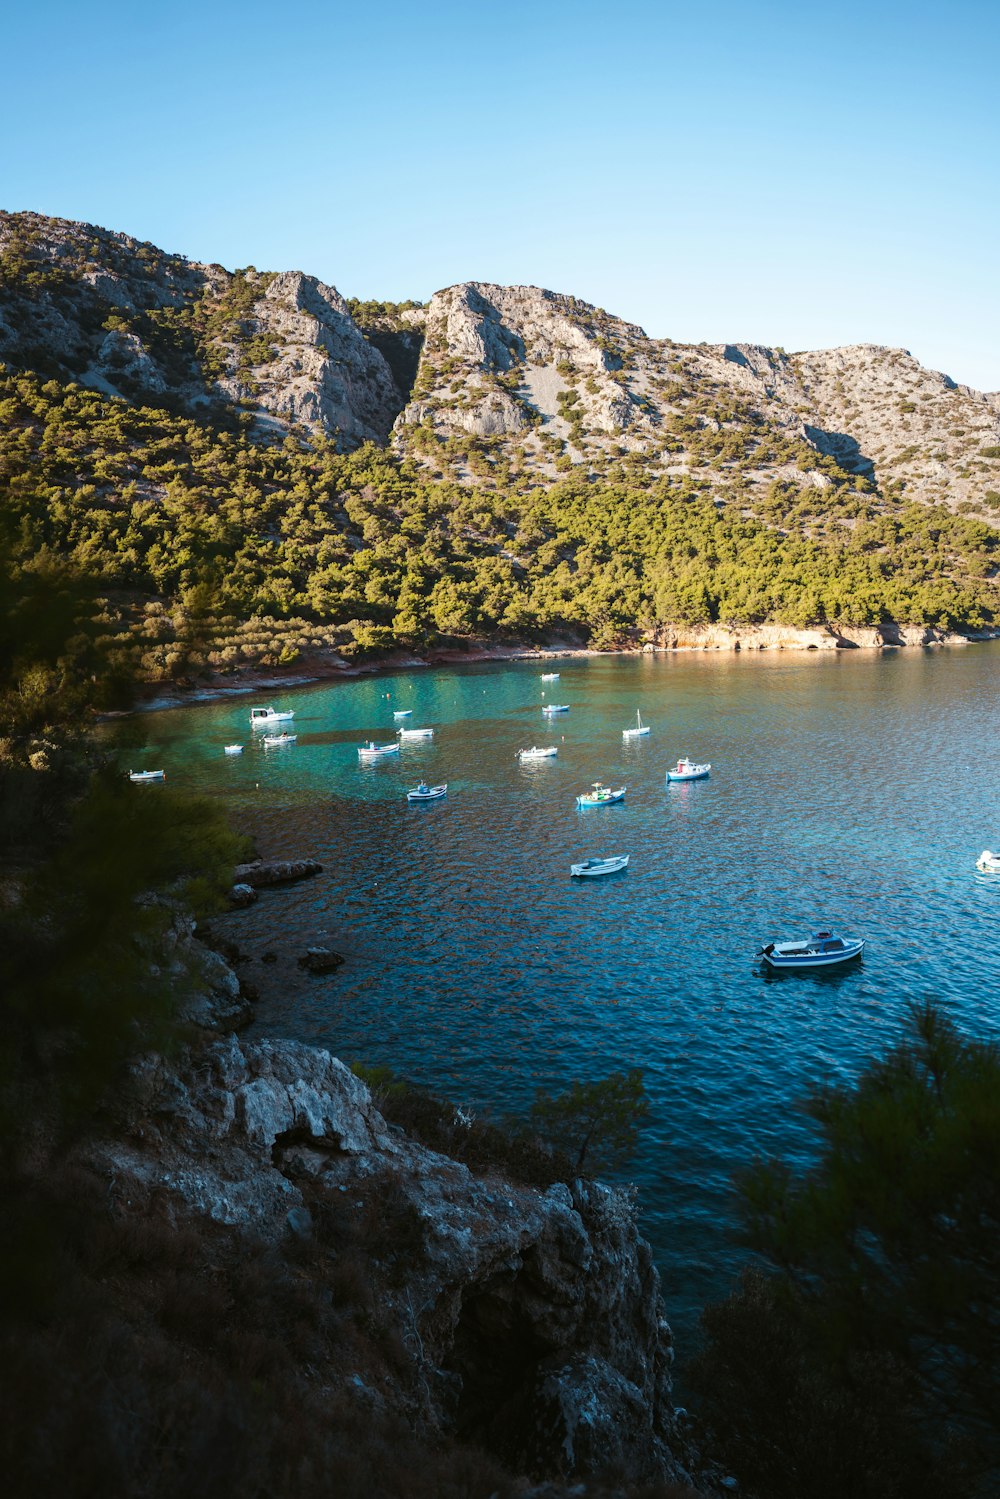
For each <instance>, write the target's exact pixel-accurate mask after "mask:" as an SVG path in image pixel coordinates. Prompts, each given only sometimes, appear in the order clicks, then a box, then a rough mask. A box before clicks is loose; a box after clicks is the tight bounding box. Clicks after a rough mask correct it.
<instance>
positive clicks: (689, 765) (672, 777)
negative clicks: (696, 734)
mask: <svg viewBox="0 0 1000 1499" xmlns="http://www.w3.org/2000/svg"><path fill="white" fill-rule="evenodd" d="M711 769H712V767H711V765H698V764H696V763H695V761H694V760H689V759H688V757H687V756H686V755H684V756H683V757H682V758H681V759H680V760H678V762H677V764H676V765H675V767H674V769H673V770H668V771H667V780H668V781H704V780H707V778H708V775H709V772H710V771H711Z"/></svg>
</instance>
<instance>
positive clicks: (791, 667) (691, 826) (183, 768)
mask: <svg viewBox="0 0 1000 1499" xmlns="http://www.w3.org/2000/svg"><path fill="white" fill-rule="evenodd" d="M543 671H558V672H559V677H558V680H556V681H553V682H543V681H542V680H541V675H542V673H543ZM998 688H1000V642H997V643H984V644H979V645H970V646H967V647H964V648H960V647H945V648H937V649H912V648H909V649H905V650H898V651H883V652H868V651H860V650H858V651H830V652H817V653H811V652H802V653H798V652H796V653H786V652H782V653H770V652H768V653H754V654H752V655H751V654H749V653H744V654H729V653H726V654H716V653H685V654H682V653H676V654H652V655H649V654H644V655H634V656H632V655H628V656H617V655H608V656H581V657H563V658H560V659H558V660H554V661H553V662H551V663H547V662H540V661H538V660H534V659H532V660H525V661H518V662H513V663H512V662H509V661H507V662H502V663H501V662H486V663H477V664H474V665H473V664H470V665H468V666H464V667H462V666H459V667H454V666H448V667H441V668H433V669H430V668H428V669H418V670H412V671H400V672H398V673H396V674H394V675H377V676H368V677H357V678H352V679H350V680H346V681H338V682H334V683H329V682H324V683H322V684H319V685H312V686H303V687H300V688H298V689H295V690H290V689H287V688H284V689H272V690H271V691H269V692H254V693H252V694H247V695H237V696H230V697H228V698H226V699H225V700H223V701H215V702H210V703H204V704H200V705H192V706H190V707H183V708H176V709H170V710H167V711H162V712H158V713H155V714H150V715H147V716H146V717H145V718H144V720H143V722H142V729H143V731H144V732H145V734H146V736H147V743H146V746H145V749H144V750H143V751H142V752H141V754H140V753H139V752H137V751H136V750H135V749H131V750H129V751H127V752H123V754H125V755H126V758H127V763H128V764H129V765H134V766H135V767H136V768H139V761H141V763H142V764H143V765H144V766H146V767H147V768H160V767H161V766H162V767H164V768H165V769H166V771H167V776H168V781H169V783H170V784H172V785H173V786H183V787H187V788H189V789H192V790H194V791H197V792H200V793H205V794H207V795H209V796H212V797H217V798H219V799H220V801H222V802H223V803H224V805H225V806H226V807H227V808H228V809H230V811H231V813H232V815H233V818H234V821H235V822H236V823H237V825H238V826H240V827H241V828H243V829H247V830H250V831H252V832H253V834H254V835H255V837H256V839H257V842H258V845H259V848H260V850H261V852H262V853H263V854H265V855H266V856H267V857H275V858H277V857H299V856H310V857H315V858H318V859H320V860H321V861H322V864H323V872H322V874H321V875H319V876H318V877H317V878H315V879H312V880H308V881H305V882H303V883H301V884H298V885H294V886H290V887H285V888H280V889H272V890H267V891H264V892H262V893H261V896H260V899H259V901H258V902H257V904H256V905H254V906H252V907H251V908H249V909H248V910H246V911H243V912H240V913H236V914H233V915H232V916H228V917H226V918H224V926H225V930H226V935H228V936H229V937H230V938H231V940H233V941H236V942H238V943H239V944H240V946H241V947H243V948H244V949H245V950H247V951H249V952H251V953H253V954H258V955H260V954H263V953H264V952H269V951H270V952H275V953H277V954H278V955H279V956H283V957H284V958H286V959H290V958H291V957H292V956H294V954H296V953H300V952H302V951H304V950H305V948H306V947H308V946H312V945H323V946H330V947H333V948H335V949H336V950H337V951H339V952H340V953H342V954H343V955H344V957H345V963H344V965H343V967H342V968H340V969H339V970H338V971H337V972H335V973H333V974H330V975H326V976H314V975H310V974H307V973H305V972H304V971H302V970H300V969H298V968H297V967H296V966H295V964H294V962H291V961H287V962H284V963H283V965H282V967H281V975H282V978H281V981H280V983H278V984H277V985H275V984H274V983H273V982H272V983H271V984H269V985H267V986H266V988H265V998H264V999H263V1000H262V1002H261V1004H260V1006H259V1007H258V1017H257V1020H256V1022H255V1031H256V1033H257V1034H268V1035H282V1036H290V1037H294V1038H296V1039H299V1040H303V1041H308V1042H312V1043H316V1044H319V1045H322V1046H324V1047H327V1048H329V1049H330V1050H331V1051H332V1052H334V1053H335V1054H336V1055H337V1056H339V1057H342V1058H344V1059H345V1060H347V1061H352V1060H359V1061H363V1062H365V1063H369V1064H381V1065H387V1066H389V1067H391V1068H392V1069H394V1070H395V1071H396V1072H398V1073H400V1074H402V1075H404V1076H405V1077H407V1078H409V1079H411V1080H413V1081H414V1082H417V1083H420V1084H422V1085H425V1086H427V1087H428V1088H430V1089H432V1090H434V1091H435V1092H437V1093H439V1094H441V1095H442V1096H444V1097H447V1098H449V1099H451V1100H453V1101H454V1102H455V1103H456V1104H459V1105H461V1106H462V1107H463V1108H465V1109H471V1110H474V1111H478V1112H480V1113H485V1114H489V1115H491V1116H494V1117H495V1116H508V1117H511V1118H521V1117H523V1116H524V1115H525V1114H526V1112H527V1111H528V1109H529V1108H530V1106H531V1103H532V1100H533V1098H534V1096H535V1093H536V1090H537V1089H540V1088H541V1089H544V1090H546V1091H547V1092H549V1093H558V1092H560V1091H562V1090H563V1089H565V1088H567V1087H569V1086H570V1085H571V1084H572V1083H574V1082H575V1081H586V1082H590V1081H595V1080H599V1079H601V1078H604V1077H606V1076H608V1075H609V1074H610V1073H612V1072H616V1071H623V1070H628V1069H631V1068H635V1067H639V1068H641V1069H642V1070H643V1077H644V1084H645V1088H646V1092H647V1095H648V1099H649V1114H648V1117H647V1120H646V1122H645V1125H644V1127H643V1129H642V1131H641V1135H640V1139H639V1144H638V1148H637V1151H636V1153H635V1155H634V1157H633V1159H632V1160H631V1161H630V1162H629V1163H628V1164H627V1165H626V1166H625V1167H623V1168H621V1169H620V1170H619V1172H618V1173H617V1176H618V1179H620V1180H625V1181H631V1182H634V1183H635V1185H636V1186H637V1188H638V1192H639V1202H640V1213H641V1224H642V1228H643V1231H644V1232H645V1234H646V1235H647V1237H648V1238H649V1239H650V1240H651V1242H652V1245H653V1248H654V1251H655V1256H656V1260H657V1263H658V1265H659V1268H660V1271H661V1275H662V1278H663V1292H664V1298H665V1302H666V1307H667V1314H668V1317H669V1320H670V1321H671V1323H672V1325H673V1327H674V1330H675V1335H676V1337H677V1341H678V1346H679V1351H680V1354H681V1357H683V1354H684V1351H685V1349H687V1350H690V1349H691V1348H692V1347H693V1346H694V1344H695V1342H696V1340H697V1323H698V1316H699V1312H700V1310H701V1308H702V1307H703V1306H704V1305H705V1304H706V1302H709V1301H712V1300H715V1299H718V1298H719V1297H721V1296H724V1295H725V1294H726V1292H727V1290H728V1289H729V1288H730V1286H731V1285H732V1283H733V1281H734V1278H735V1276H736V1275H737V1273H738V1271H739V1269H740V1266H741V1265H742V1264H744V1263H745V1262H746V1261H747V1259H748V1258H749V1252H748V1250H747V1248H746V1247H745V1245H744V1243H743V1242H742V1239H741V1231H740V1214H739V1200H738V1194H737V1191H736V1188H735V1186H734V1176H735V1175H736V1174H737V1173H738V1172H739V1171H740V1169H741V1168H743V1167H744V1166H746V1165H748V1164H749V1163H751V1162H753V1161H754V1160H757V1159H762V1158H768V1157H781V1158H784V1159H785V1160H787V1161H789V1162H790V1163H791V1164H792V1166H793V1167H798V1168H801V1167H803V1166H805V1165H807V1164H808V1163H809V1162H810V1161H811V1160H813V1159H815V1156H816V1152H817V1150H818V1148H819V1144H820V1142H819V1140H818V1138H817V1133H816V1127H815V1125H814V1124H813V1123H812V1121H811V1119H810V1118H809V1116H808V1115H807V1114H806V1112H805V1111H804V1108H803V1104H804V1101H805V1100H806V1099H807V1098H808V1097H809V1095H810V1092H811V1090H813V1089H815V1088H817V1087H819V1086H823V1085H827V1084H845V1083H850V1082H851V1081H852V1079H854V1078H855V1077H857V1075H858V1073H859V1071H860V1069H862V1068H863V1067H864V1066H865V1065H866V1063H867V1062H868V1061H869V1060H870V1059H872V1058H873V1057H877V1056H879V1055H881V1054H882V1053H884V1052H885V1051H886V1050H887V1049H888V1048H889V1047H891V1046H892V1045H894V1044H895V1043H896V1042H898V1041H899V1040H900V1039H901V1037H902V1036H903V1035H904V1034H905V1030H906V1023H907V1014H908V1007H909V1006H910V1005H911V1004H912V1003H913V1002H914V1001H921V1000H923V999H925V998H928V997H930V998H933V999H935V1000H937V1001H939V1002H940V1004H941V1005H942V1006H943V1007H944V1009H945V1010H946V1011H947V1012H948V1014H949V1015H951V1016H952V1017H953V1018H954V1020H955V1021H956V1022H957V1024H958V1025H959V1026H960V1027H962V1028H964V1029H966V1030H967V1031H968V1032H969V1033H971V1034H975V1035H980V1036H981V1035H986V1034H992V1035H996V1034H997V1032H998V1026H1000V998H998V996H1000V942H998V941H997V937H996V928H997V921H998V915H1000V876H998V875H983V874H980V873H979V872H977V869H976V859H977V857H978V855H979V854H980V852H981V851H982V850H983V849H984V848H989V847H992V848H994V849H997V850H998V851H1000V805H998V779H997V746H998V744H1000V692H998ZM547 703H548V704H552V703H559V704H564V705H567V706H568V708H569V711H568V712H567V713H563V714H559V715H556V716H553V717H551V718H550V717H547V716H546V715H545V714H544V713H543V712H542V708H543V705H545V704H547ZM267 704H272V705H273V706H274V707H276V708H281V709H292V710H294V713H295V719H294V726H293V727H294V730H295V733H296V735H297V739H296V742H295V743H294V744H293V745H288V746H286V747H283V748H267V747H265V746H264V745H263V743H262V739H263V736H262V735H261V734H260V733H256V732H251V729H250V724H249V714H250V709H251V707H252V706H263V705H267ZM396 710H399V711H401V710H409V712H410V715H411V716H409V717H407V718H405V719H394V717H393V713H394V711H396ZM637 711H638V712H640V713H641V715H642V719H643V721H644V722H645V723H647V724H648V725H649V727H650V733H649V735H648V736H647V737H643V738H637V739H624V738H623V735H622V730H623V729H624V728H626V727H628V726H630V725H631V724H633V723H634V722H635V717H636V712H637ZM400 725H406V726H409V727H414V728H416V727H428V728H433V730H434V737H433V739H430V740H414V741H410V742H404V743H403V745H402V748H401V752H400V754H399V755H398V756H393V757H391V758H390V759H388V760H386V761H383V762H381V763H377V764H363V763H360V762H359V759H358V754H357V747H358V745H359V744H362V743H364V742H366V741H368V740H371V739H374V740H375V741H377V742H379V743H386V742H390V741H392V740H393V738H394V737H395V730H396V728H397V727H399V726H400ZM234 742H241V743H242V744H243V745H244V746H245V748H244V752H243V753H242V754H241V755H239V756H227V755H225V754H224V753H223V746H224V745H226V744H229V743H234ZM550 744H552V745H556V746H557V747H558V751H559V753H558V756H557V757H555V758H553V759H547V760H542V761H538V762H535V763H524V762H522V761H520V760H519V759H518V757H517V751H518V750H519V749H521V748H526V747H530V746H533V745H539V746H542V745H550ZM681 755H688V756H690V757H691V758H692V759H694V760H697V761H707V762H710V763H711V767H712V768H711V775H710V777H709V778H708V779H707V780H702V781H697V782H691V783H687V784H668V783H667V782H666V779H665V771H666V769H667V768H668V766H670V765H671V764H673V763H675V762H676V761H677V759H678V757H679V756H681ZM597 780H602V781H603V782H605V783H606V784H608V785H611V786H614V787H618V786H621V785H624V786H626V787H627V793H626V796H625V799H624V801H623V802H622V803H620V804H618V805H614V806H609V807H602V808H597V809H593V810H580V809H578V807H577V805H576V797H577V796H578V795H579V794H580V793H581V792H584V791H586V790H587V789H588V787H589V786H590V785H591V783H592V782H594V781H597ZM421 781H425V782H429V783H433V784H437V783H441V782H446V783H447V786H448V792H447V796H446V797H445V798H444V799H442V800H440V801H438V802H434V803H430V804H428V805H423V806H413V805H410V804H408V803H407V801H406V797H405V793H406V791H407V790H408V789H409V788H411V787H413V786H415V785H417V784H418V783H419V782H421ZM135 794H137V795H147V796H148V795H153V796H155V795H157V794H158V788H157V786H155V785H152V786H143V787H136V788H135ZM625 853H627V854H628V855H629V856H630V864H629V867H628V870H627V871H626V872H624V873H622V874H619V875H616V876H614V877H611V878H608V879H603V880H575V879H572V878H571V877H570V865H571V864H572V863H573V862H574V861H577V860H580V859H584V858H588V857H602V856H606V855H612V854H625ZM817 928H827V929H833V930H835V931H837V932H840V933H847V934H850V935H858V936H862V937H864V939H865V941H866V944H867V946H866V949H865V953H864V957H863V960H862V961H860V962H856V963H854V964H852V965H851V966H850V967H847V968H844V969H843V970H841V971H838V972H835V973H824V974H818V975H814V976H812V977H810V976H808V975H805V974H794V975H781V976H778V977H775V976H772V975H769V974H768V973H767V972H765V971H763V970H762V968H761V964H760V960H759V958H758V957H757V952H758V949H759V948H760V947H761V945H762V944H764V943H766V942H768V941H773V940H776V939H777V940H781V939H786V938H795V937H799V936H804V935H807V934H808V933H809V932H811V931H813V930H815V929H817ZM252 966H253V965H251V968H252ZM261 972H263V969H262V970H261ZM251 976H252V974H251Z"/></svg>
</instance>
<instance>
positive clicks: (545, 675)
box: [542, 671, 559, 682]
mask: <svg viewBox="0 0 1000 1499" xmlns="http://www.w3.org/2000/svg"><path fill="white" fill-rule="evenodd" d="M558 680H559V673H558V672H557V671H543V672H542V681H543V682H558Z"/></svg>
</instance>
